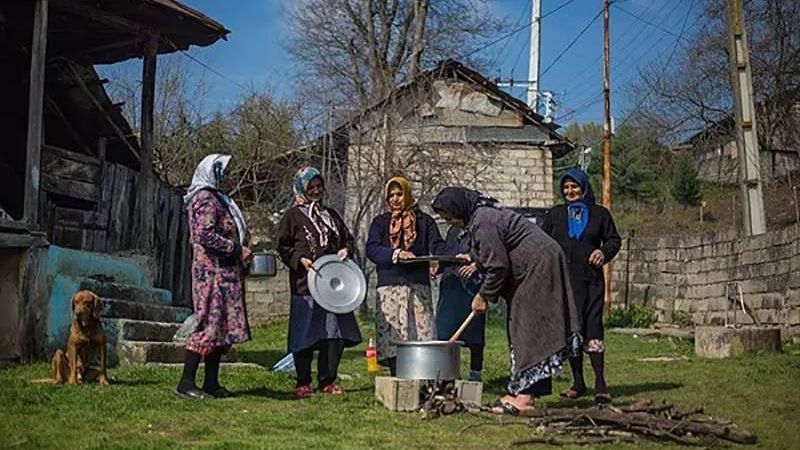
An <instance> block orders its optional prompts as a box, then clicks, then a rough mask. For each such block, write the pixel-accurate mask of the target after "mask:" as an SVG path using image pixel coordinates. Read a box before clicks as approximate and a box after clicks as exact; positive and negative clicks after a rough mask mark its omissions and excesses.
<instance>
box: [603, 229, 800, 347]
mask: <svg viewBox="0 0 800 450" xmlns="http://www.w3.org/2000/svg"><path fill="white" fill-rule="evenodd" d="M799 238H800V226H797V225H795V226H791V227H788V228H785V229H782V230H775V231H770V232H768V233H765V234H763V235H760V236H754V237H739V236H737V235H736V234H735V233H732V232H731V233H719V232H713V233H706V234H702V235H696V236H688V237H686V236H665V237H661V238H648V239H641V238H632V239H627V238H625V237H624V236H623V250H622V251H621V252H620V254H619V255H618V256H617V258H616V259H615V263H614V278H613V283H612V292H613V294H612V295H613V300H612V301H613V302H614V304H615V305H622V304H623V303H624V302H625V296H626V292H627V297H628V302H629V303H630V304H634V303H640V304H641V303H643V304H647V305H649V306H652V307H655V308H656V309H657V310H658V312H659V319H660V320H663V321H666V322H669V321H671V320H672V313H673V311H686V312H688V313H691V315H692V318H693V319H694V323H695V324H696V325H722V324H723V323H724V321H725V317H726V314H728V317H729V318H730V319H731V320H735V321H736V323H740V324H752V323H753V321H752V319H751V318H750V317H749V316H748V315H747V314H745V313H744V312H742V309H741V307H740V306H738V303H737V304H733V302H732V300H734V299H736V300H737V302H738V287H737V286H741V291H742V296H743V297H744V301H745V303H746V304H747V305H749V306H750V307H751V308H752V309H753V310H754V311H755V314H757V317H758V319H759V320H760V321H761V323H762V324H769V325H778V326H782V327H783V328H784V336H788V335H796V334H800V240H798V239H799ZM626 280H627V281H626Z"/></svg>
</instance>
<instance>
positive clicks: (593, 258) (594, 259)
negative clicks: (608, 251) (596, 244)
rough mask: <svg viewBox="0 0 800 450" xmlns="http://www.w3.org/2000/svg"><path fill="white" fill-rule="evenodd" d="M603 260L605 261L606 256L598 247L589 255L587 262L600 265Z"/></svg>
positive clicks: (596, 265)
mask: <svg viewBox="0 0 800 450" xmlns="http://www.w3.org/2000/svg"><path fill="white" fill-rule="evenodd" d="M604 262H606V257H605V255H603V252H601V251H600V249H597V250H595V251H593V252H592V254H591V255H589V264H590V265H592V266H595V267H600V266H602V265H603V263H604Z"/></svg>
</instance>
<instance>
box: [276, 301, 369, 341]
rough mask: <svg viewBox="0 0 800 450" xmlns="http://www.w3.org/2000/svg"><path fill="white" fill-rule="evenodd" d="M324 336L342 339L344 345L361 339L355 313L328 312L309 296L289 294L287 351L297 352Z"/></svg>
mask: <svg viewBox="0 0 800 450" xmlns="http://www.w3.org/2000/svg"><path fill="white" fill-rule="evenodd" d="M325 339H342V340H343V341H344V346H345V347H352V346H354V345H357V344H358V343H359V342H361V331H360V330H359V329H358V322H356V317H355V315H354V314H353V313H347V314H335V313H332V312H330V311H328V310H326V309H324V308H323V307H321V306H319V304H318V303H317V302H315V301H314V298H313V297H311V296H310V295H296V294H293V295H292V302H291V304H290V305H289V336H288V350H289V351H290V352H292V353H297V352H300V351H302V350H305V349H308V348H311V347H314V346H315V345H316V344H317V343H318V342H320V341H322V340H325Z"/></svg>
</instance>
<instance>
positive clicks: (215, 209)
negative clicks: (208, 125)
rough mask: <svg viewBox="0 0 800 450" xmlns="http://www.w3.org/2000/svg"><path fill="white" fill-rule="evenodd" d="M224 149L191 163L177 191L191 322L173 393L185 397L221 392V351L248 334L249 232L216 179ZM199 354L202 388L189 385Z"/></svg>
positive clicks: (222, 166) (221, 172) (225, 392)
mask: <svg viewBox="0 0 800 450" xmlns="http://www.w3.org/2000/svg"><path fill="white" fill-rule="evenodd" d="M230 161H231V156H230V155H222V154H217V153H215V154H212V155H208V156H206V157H205V158H203V160H202V161H201V162H200V164H198V165H197V169H195V171H194V176H193V177H192V184H191V186H189V190H188V191H187V193H186V195H185V196H184V197H183V201H184V203H186V208H187V211H188V213H189V241H190V243H191V245H192V304H193V306H194V314H193V316H194V319H196V323H197V326H196V328H195V329H194V330H193V331H192V333H191V335H189V338H188V339H187V341H186V357H185V360H184V365H183V374H182V375H181V380H180V382H179V383H178V387H177V389H176V393H177V394H178V395H179V396H182V397H186V398H195V399H202V398H223V397H230V396H231V395H232V394H231V392H230V391H228V390H227V389H225V388H224V387H222V386H221V385H220V384H219V363H220V359H221V358H222V354H223V353H225V352H227V351H228V350H229V349H230V348H231V346H232V345H233V344H238V343H240V342H246V341H249V340H250V326H249V325H248V323H247V312H246V309H245V304H244V274H245V272H244V269H245V266H246V265H247V264H248V263H249V262H250V260H251V258H252V252H251V251H250V248H249V247H248V241H249V240H250V233H248V231H247V225H246V223H245V220H244V216H243V215H242V211H241V210H240V209H239V207H238V206H237V205H236V202H234V201H233V199H232V198H230V197H229V196H228V194H226V193H225V191H224V189H223V188H222V186H221V184H222V182H223V178H224V174H225V169H226V168H227V167H228V164H229V163H230ZM201 359H205V362H206V366H205V380H204V381H203V389H202V390H200V389H198V388H197V386H196V385H195V377H196V375H197V367H198V366H199V364H200V360H201Z"/></svg>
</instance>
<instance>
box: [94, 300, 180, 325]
mask: <svg viewBox="0 0 800 450" xmlns="http://www.w3.org/2000/svg"><path fill="white" fill-rule="evenodd" d="M191 314H192V310H191V308H182V307H177V306H160V305H153V304H149V303H140V302H131V301H127V300H117V299H115V298H103V313H102V316H103V317H104V318H117V319H131V320H147V321H153V322H169V323H183V321H184V320H186V318H187V317H189V316H190V315H191Z"/></svg>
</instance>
